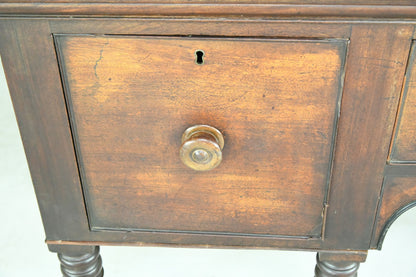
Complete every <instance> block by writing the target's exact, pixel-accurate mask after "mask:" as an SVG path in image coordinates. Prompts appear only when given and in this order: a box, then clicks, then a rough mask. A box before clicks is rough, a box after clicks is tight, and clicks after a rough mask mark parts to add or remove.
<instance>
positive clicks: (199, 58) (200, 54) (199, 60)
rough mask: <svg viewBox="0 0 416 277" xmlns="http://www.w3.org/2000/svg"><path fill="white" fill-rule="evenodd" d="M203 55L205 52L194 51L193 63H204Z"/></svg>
mask: <svg viewBox="0 0 416 277" xmlns="http://www.w3.org/2000/svg"><path fill="white" fill-rule="evenodd" d="M204 56H205V53H204V51H202V50H196V51H195V63H196V64H204Z"/></svg>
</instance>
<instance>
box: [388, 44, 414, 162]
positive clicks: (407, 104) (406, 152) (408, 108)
mask: <svg viewBox="0 0 416 277" xmlns="http://www.w3.org/2000/svg"><path fill="white" fill-rule="evenodd" d="M415 55H416V53H415V43H414V42H413V46H412V50H411V53H410V60H409V63H408V67H407V72H406V81H405V85H404V87H403V95H402V101H401V105H400V110H399V114H398V115H399V116H398V120H397V123H396V134H395V137H394V140H393V145H392V148H391V153H390V162H392V163H416V120H415V119H416V65H415V64H416V60H415Z"/></svg>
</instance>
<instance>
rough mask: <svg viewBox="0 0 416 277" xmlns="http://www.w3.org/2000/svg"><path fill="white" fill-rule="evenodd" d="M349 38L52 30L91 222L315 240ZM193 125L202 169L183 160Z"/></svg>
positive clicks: (99, 227) (319, 233) (122, 227)
mask: <svg viewBox="0 0 416 277" xmlns="http://www.w3.org/2000/svg"><path fill="white" fill-rule="evenodd" d="M347 44H348V41H347V40H342V39H339V40H335V39H334V40H332V39H327V40H320V39H310V40H307V39H305V40H301V39H298V40H291V39H271V38H270V39H268V38H251V39H250V38H223V37H218V38H215V37H204V38H198V37H157V36H90V35H55V45H56V50H57V53H58V58H59V62H60V69H61V74H62V79H63V83H64V86H65V95H66V101H67V106H68V111H69V115H70V123H71V128H72V134H73V140H74V145H75V148H76V154H77V160H78V166H79V170H80V173H81V180H82V187H83V190H84V198H85V202H86V207H87V212H88V219H89V222H90V228H91V229H92V230H130V231H135V230H137V231H146V230H148V231H152V232H184V233H206V234H224V235H239V234H246V235H247V234H251V235H254V236H293V237H301V238H320V237H321V236H322V231H323V226H324V224H323V222H324V220H325V219H324V217H325V213H324V212H323V211H324V207H325V205H326V202H327V195H328V189H329V180H330V176H331V168H332V159H333V154H334V153H333V152H334V145H335V141H336V130H337V122H338V116H339V112H340V110H339V109H340V102H341V92H342V84H343V74H344V63H345V56H346V50H347ZM198 51H199V52H198ZM201 53H202V54H201ZM198 124H207V125H210V126H213V127H215V128H217V129H218V130H219V131H220V132H221V133H222V134H223V136H224V141H225V144H224V148H223V150H222V155H223V160H222V162H221V164H220V165H219V166H218V167H217V168H215V169H213V170H210V171H204V172H200V171H195V170H192V169H190V168H188V167H187V166H185V165H184V164H183V163H182V162H181V159H180V157H179V149H180V148H181V143H182V142H181V137H182V134H183V132H184V131H185V130H186V129H187V128H188V127H190V126H193V125H198Z"/></svg>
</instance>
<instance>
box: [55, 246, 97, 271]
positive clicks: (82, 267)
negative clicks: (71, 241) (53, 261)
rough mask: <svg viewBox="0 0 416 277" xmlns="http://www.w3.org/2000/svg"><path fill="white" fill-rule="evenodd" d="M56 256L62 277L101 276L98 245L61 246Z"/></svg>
mask: <svg viewBox="0 0 416 277" xmlns="http://www.w3.org/2000/svg"><path fill="white" fill-rule="evenodd" d="M60 248H61V249H60V250H61V252H58V258H59V261H60V262H61V272H62V275H63V277H102V276H104V270H103V266H102V259H101V255H100V247H98V246H95V247H89V248H90V249H88V251H86V250H85V248H86V247H82V246H81V247H80V246H61V247H60Z"/></svg>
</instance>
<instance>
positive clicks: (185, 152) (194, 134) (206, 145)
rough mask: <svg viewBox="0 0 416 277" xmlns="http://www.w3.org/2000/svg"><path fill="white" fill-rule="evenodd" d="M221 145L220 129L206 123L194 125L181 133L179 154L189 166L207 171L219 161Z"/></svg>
mask: <svg viewBox="0 0 416 277" xmlns="http://www.w3.org/2000/svg"><path fill="white" fill-rule="evenodd" d="M223 147H224V137H223V136H222V134H221V132H220V131H218V130H217V129H215V128H214V127H211V126H208V125H195V126H192V127H189V128H188V129H186V130H185V132H184V133H183V135H182V146H181V150H180V154H179V155H180V157H181V160H182V162H183V163H184V164H185V165H186V166H188V167H189V168H192V169H194V170H198V171H207V170H211V169H214V168H216V167H217V166H218V165H219V164H220V163H221V161H222V152H221V150H222V149H223Z"/></svg>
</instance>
